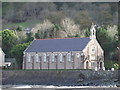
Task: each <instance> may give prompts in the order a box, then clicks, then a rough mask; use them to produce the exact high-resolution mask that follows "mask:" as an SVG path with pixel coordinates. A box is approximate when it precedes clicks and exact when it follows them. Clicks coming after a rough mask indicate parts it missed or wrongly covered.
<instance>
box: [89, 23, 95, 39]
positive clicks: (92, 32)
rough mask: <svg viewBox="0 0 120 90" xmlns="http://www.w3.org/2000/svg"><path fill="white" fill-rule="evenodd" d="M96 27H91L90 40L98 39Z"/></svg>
mask: <svg viewBox="0 0 120 90" xmlns="http://www.w3.org/2000/svg"><path fill="white" fill-rule="evenodd" d="M95 26H96V25H94V24H92V25H91V28H90V39H96V29H95Z"/></svg>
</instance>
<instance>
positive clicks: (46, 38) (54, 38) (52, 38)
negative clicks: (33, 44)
mask: <svg viewBox="0 0 120 90" xmlns="http://www.w3.org/2000/svg"><path fill="white" fill-rule="evenodd" d="M74 38H90V37H73V38H46V39H35V40H53V39H74Z"/></svg>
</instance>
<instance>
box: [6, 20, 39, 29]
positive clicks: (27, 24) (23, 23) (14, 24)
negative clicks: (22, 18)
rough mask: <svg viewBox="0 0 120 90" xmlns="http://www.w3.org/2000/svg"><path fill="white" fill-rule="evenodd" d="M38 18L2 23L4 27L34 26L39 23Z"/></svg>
mask: <svg viewBox="0 0 120 90" xmlns="http://www.w3.org/2000/svg"><path fill="white" fill-rule="evenodd" d="M39 23H40V20H31V21H26V22H21V23H8V24H6V25H4V28H11V27H14V26H16V27H18V26H22V27H23V29H25V28H33V27H35V25H36V24H39Z"/></svg>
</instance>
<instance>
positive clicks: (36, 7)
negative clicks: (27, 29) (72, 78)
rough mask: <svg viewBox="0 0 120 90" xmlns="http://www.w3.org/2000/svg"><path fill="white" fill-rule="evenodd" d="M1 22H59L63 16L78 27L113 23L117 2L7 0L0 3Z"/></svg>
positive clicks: (115, 19) (116, 13) (116, 12)
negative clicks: (11, 0)
mask: <svg viewBox="0 0 120 90" xmlns="http://www.w3.org/2000/svg"><path fill="white" fill-rule="evenodd" d="M2 8H3V13H2V14H3V15H2V18H3V24H6V23H18V22H26V21H29V20H34V19H37V20H38V19H39V20H40V21H41V22H42V21H43V20H45V19H49V20H50V21H51V22H52V23H54V24H59V23H60V21H61V20H62V19H63V18H65V17H70V18H72V19H73V20H74V21H75V23H77V24H79V25H80V28H81V29H83V28H86V27H89V26H90V25H91V23H92V22H94V23H97V24H99V25H114V24H117V21H118V18H117V17H118V3H100V2H99V3H97V2H96V3H91V2H83V3H82V2H81V3H73V2H71V3H70V2H69V3H68V2H66V3H65V2H64V3H62V2H56V3H52V2H51V3H45V2H26V3H23V2H21V3H20V2H19V3H18V2H11V3H10V2H9V3H7V2H6V3H5V2H4V3H2Z"/></svg>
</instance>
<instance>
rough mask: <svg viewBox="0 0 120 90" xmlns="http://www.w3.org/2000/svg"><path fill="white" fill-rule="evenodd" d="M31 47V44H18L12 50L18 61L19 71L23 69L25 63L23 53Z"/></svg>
mask: <svg viewBox="0 0 120 90" xmlns="http://www.w3.org/2000/svg"><path fill="white" fill-rule="evenodd" d="M28 45H30V42H29V43H23V44H17V45H15V46H14V47H13V48H12V49H11V51H10V52H11V53H12V56H13V57H14V58H15V59H16V61H17V64H18V69H22V63H23V52H24V50H25V49H26V48H27V47H28Z"/></svg>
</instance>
